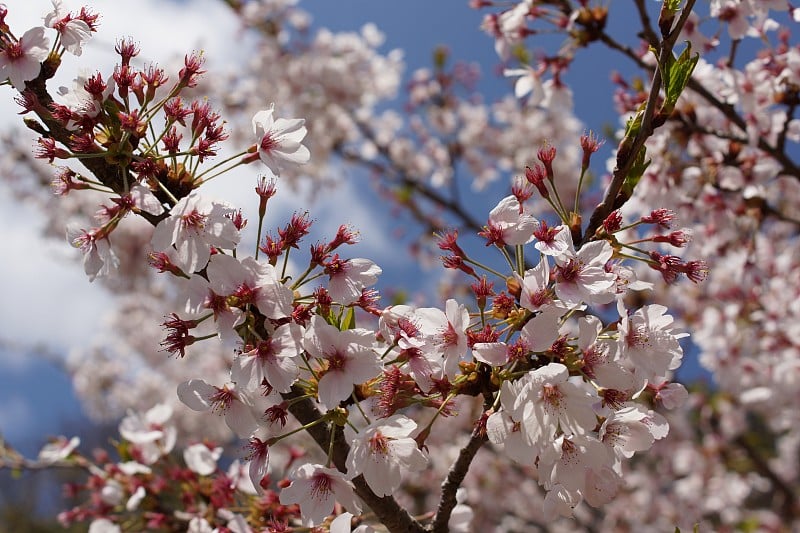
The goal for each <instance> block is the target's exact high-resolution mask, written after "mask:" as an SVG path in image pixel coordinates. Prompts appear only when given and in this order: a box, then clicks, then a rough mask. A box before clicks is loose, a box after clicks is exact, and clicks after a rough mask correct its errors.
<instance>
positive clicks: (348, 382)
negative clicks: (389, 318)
mask: <svg viewBox="0 0 800 533" xmlns="http://www.w3.org/2000/svg"><path fill="white" fill-rule="evenodd" d="M372 344H373V339H372V335H371V334H370V333H369V331H367V330H364V329H351V330H347V331H339V330H337V329H336V328H334V327H333V326H331V325H330V324H327V323H326V322H325V320H324V319H323V318H322V317H320V316H319V315H315V316H314V318H313V319H312V321H311V325H310V327H309V328H308V330H307V331H306V334H305V337H304V339H303V346H304V347H305V349H306V351H307V352H308V353H309V355H310V356H311V357H315V358H318V359H319V360H320V361H321V362H322V364H323V365H324V366H323V367H322V369H321V371H322V377H321V378H320V379H319V385H318V387H319V390H318V395H319V401H320V403H321V404H322V405H323V406H324V407H325V408H326V409H333V408H335V407H336V406H338V405H339V402H341V401H342V400H344V399H345V398H347V397H349V396H350V394H351V393H352V391H353V385H355V384H358V383H362V382H364V381H366V380H368V379H370V378H371V377H373V376H375V375H376V374H378V372H379V371H380V363H379V362H378V357H377V355H376V354H375V352H374V351H373V350H372Z"/></svg>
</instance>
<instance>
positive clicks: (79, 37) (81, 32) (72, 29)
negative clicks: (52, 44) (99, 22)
mask: <svg viewBox="0 0 800 533" xmlns="http://www.w3.org/2000/svg"><path fill="white" fill-rule="evenodd" d="M52 2H53V11H52V12H50V13H48V14H47V15H46V16H45V17H44V25H45V26H47V27H48V28H54V29H55V30H56V31H58V33H59V36H60V37H61V45H62V46H63V47H64V48H65V49H66V50H67V52H69V53H71V54H74V55H76V56H79V55H81V53H83V45H85V44H86V43H87V41H88V40H89V39H90V38H91V36H92V31H93V30H92V28H91V27H90V26H89V24H87V23H86V21H85V20H81V19H80V18H76V17H73V16H72V15H70V14H69V13H68V12H67V11H66V10H65V9H64V6H63V2H62V1H61V0H52Z"/></svg>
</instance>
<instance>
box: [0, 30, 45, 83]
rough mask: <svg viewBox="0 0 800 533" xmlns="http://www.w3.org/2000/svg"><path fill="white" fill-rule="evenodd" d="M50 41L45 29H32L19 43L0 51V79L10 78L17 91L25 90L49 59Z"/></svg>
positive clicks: (13, 43) (9, 45) (11, 44)
mask: <svg viewBox="0 0 800 533" xmlns="http://www.w3.org/2000/svg"><path fill="white" fill-rule="evenodd" d="M49 46H50V40H49V39H48V38H47V37H45V35H44V28H42V27H37V28H31V29H29V30H28V31H26V32H25V33H24V34H23V35H22V37H20V38H19V40H18V41H17V42H12V43H10V44H8V45H7V46H6V47H5V49H4V50H2V51H0V79H5V78H8V79H9V80H10V81H11V85H13V86H14V88H15V89H18V90H20V91H21V90H23V89H24V88H25V82H26V81H30V80H32V79H34V78H35V77H36V76H38V75H39V71H40V70H41V65H40V63H41V62H42V61H44V60H45V59H47V54H48V52H49Z"/></svg>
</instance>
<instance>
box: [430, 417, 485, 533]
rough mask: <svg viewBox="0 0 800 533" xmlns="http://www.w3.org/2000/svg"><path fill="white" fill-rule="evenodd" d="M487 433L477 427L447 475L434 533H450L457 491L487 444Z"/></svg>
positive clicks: (433, 529) (434, 524)
mask: <svg viewBox="0 0 800 533" xmlns="http://www.w3.org/2000/svg"><path fill="white" fill-rule="evenodd" d="M486 440H487V438H486V431H485V428H483V427H482V426H480V425H479V426H476V427H475V429H473V430H472V435H471V436H470V438H469V442H468V443H467V445H466V446H464V447H463V448H462V449H461V451H460V452H459V453H458V458H457V459H456V461H455V462H454V463H453V466H451V467H450V471H449V472H448V473H447V478H446V479H445V480H444V483H442V498H441V500H440V501H439V507H438V509H436V518H435V519H434V521H433V526H432V528H431V531H433V532H434V533H446V532H447V531H448V527H447V523H448V522H449V521H450V515H451V514H452V512H453V509H454V508H455V506H456V491H458V487H460V486H461V482H462V481H464V478H465V477H466V475H467V472H469V467H470V464H471V463H472V459H474V458H475V454H477V453H478V450H480V449H481V446H483V445H484V443H486Z"/></svg>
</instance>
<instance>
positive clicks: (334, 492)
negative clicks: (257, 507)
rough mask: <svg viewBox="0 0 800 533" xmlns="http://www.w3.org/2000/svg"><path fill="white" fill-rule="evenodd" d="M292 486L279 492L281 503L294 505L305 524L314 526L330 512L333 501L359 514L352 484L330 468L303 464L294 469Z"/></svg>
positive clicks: (359, 507) (359, 509)
mask: <svg viewBox="0 0 800 533" xmlns="http://www.w3.org/2000/svg"><path fill="white" fill-rule="evenodd" d="M291 477H292V484H291V485H289V486H288V487H286V488H285V489H283V490H282V491H281V503H283V504H289V503H296V504H298V505H299V506H300V511H301V512H302V513H303V518H304V519H305V520H306V521H307V522H308V524H309V525H318V524H321V523H322V521H323V520H324V519H325V517H327V516H328V515H330V514H331V513H332V512H333V506H334V504H335V503H336V502H339V503H341V504H342V505H343V506H344V507H345V508H346V509H350V510H352V511H355V512H357V513H360V512H361V505H360V504H359V502H358V500H357V499H356V497H355V494H354V493H353V485H352V484H351V483H350V482H349V481H347V479H346V478H345V476H344V474H342V473H341V472H339V471H338V470H336V469H333V468H325V467H323V466H322V465H315V464H310V463H306V464H303V465H301V466H299V467H298V468H296V469H295V470H294V472H293V473H292V475H291Z"/></svg>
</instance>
